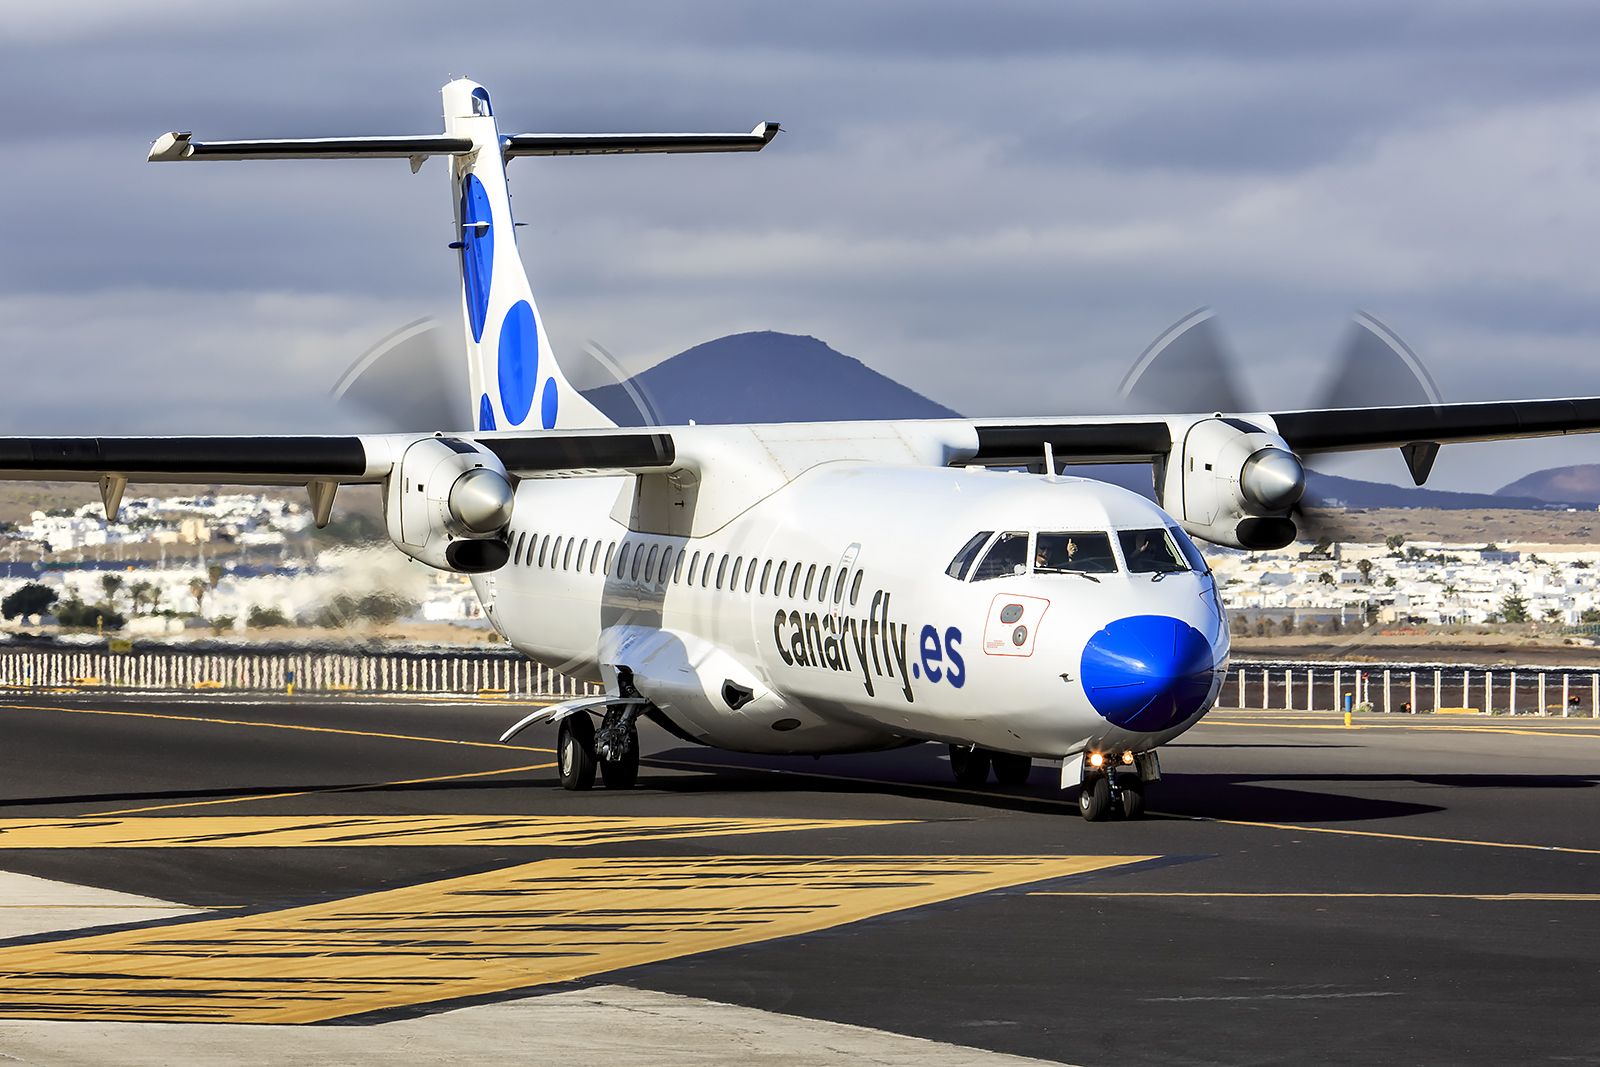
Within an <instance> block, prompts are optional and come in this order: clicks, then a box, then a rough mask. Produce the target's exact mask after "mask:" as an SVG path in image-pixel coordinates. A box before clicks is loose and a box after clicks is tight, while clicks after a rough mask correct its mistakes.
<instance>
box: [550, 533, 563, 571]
mask: <svg viewBox="0 0 1600 1067" xmlns="http://www.w3.org/2000/svg"><path fill="white" fill-rule="evenodd" d="M559 566H561V538H560V537H559V536H558V537H557V538H556V543H555V544H553V545H551V546H550V569H551V570H554V569H555V568H557V567H559Z"/></svg>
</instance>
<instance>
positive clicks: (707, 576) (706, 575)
mask: <svg viewBox="0 0 1600 1067" xmlns="http://www.w3.org/2000/svg"><path fill="white" fill-rule="evenodd" d="M716 559H717V554H716V553H715V552H707V553H706V562H705V566H704V567H702V568H700V584H701V585H702V586H704V587H705V588H707V589H710V588H711V564H713V563H714V562H716Z"/></svg>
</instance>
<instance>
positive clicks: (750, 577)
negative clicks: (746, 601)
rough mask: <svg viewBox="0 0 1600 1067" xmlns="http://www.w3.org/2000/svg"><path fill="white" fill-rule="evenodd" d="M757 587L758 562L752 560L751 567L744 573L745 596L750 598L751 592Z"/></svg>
mask: <svg viewBox="0 0 1600 1067" xmlns="http://www.w3.org/2000/svg"><path fill="white" fill-rule="evenodd" d="M755 587H756V561H755V560H751V561H750V566H749V567H747V568H745V572H744V595H745V596H749V595H750V591H751V590H753V589H754V588H755Z"/></svg>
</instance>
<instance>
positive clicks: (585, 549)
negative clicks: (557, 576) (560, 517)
mask: <svg viewBox="0 0 1600 1067" xmlns="http://www.w3.org/2000/svg"><path fill="white" fill-rule="evenodd" d="M588 554H589V539H588V538H587V537H585V538H584V539H583V543H582V544H580V545H579V546H578V561H577V562H578V570H580V571H581V570H583V557H584V556H587V555H588Z"/></svg>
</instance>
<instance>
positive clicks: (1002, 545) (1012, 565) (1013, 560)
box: [972, 530, 1028, 582]
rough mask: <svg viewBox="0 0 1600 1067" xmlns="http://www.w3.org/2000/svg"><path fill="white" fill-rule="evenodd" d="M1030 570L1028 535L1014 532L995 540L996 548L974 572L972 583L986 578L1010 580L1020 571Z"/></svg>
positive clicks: (994, 547)
mask: <svg viewBox="0 0 1600 1067" xmlns="http://www.w3.org/2000/svg"><path fill="white" fill-rule="evenodd" d="M1027 568H1028V535H1027V534H1026V533H1023V532H1021V531H1016V530H1013V531H1011V532H1009V533H1003V534H1001V535H1000V536H999V537H997V538H995V542H994V546H993V547H992V548H990V549H989V552H988V554H987V555H985V556H984V557H983V562H981V563H979V564H978V567H977V569H976V570H974V571H973V572H972V581H974V582H981V581H983V580H984V579H986V578H1009V577H1010V576H1011V575H1013V574H1016V573H1017V571H1018V570H1027Z"/></svg>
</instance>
